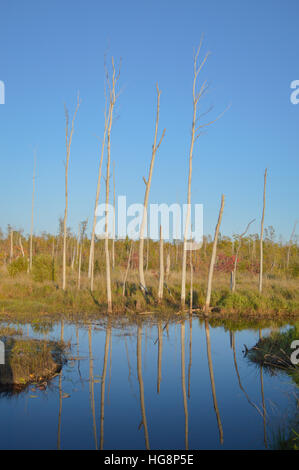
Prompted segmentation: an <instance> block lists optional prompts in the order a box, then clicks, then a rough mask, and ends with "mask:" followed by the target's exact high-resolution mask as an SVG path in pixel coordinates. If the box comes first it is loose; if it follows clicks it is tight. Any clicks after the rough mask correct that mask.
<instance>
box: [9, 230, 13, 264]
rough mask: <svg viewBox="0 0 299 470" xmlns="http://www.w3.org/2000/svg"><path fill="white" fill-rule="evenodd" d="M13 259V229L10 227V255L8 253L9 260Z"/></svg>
mask: <svg viewBox="0 0 299 470" xmlns="http://www.w3.org/2000/svg"><path fill="white" fill-rule="evenodd" d="M12 260H13V230H12V229H10V255H9V262H10V263H11V262H12Z"/></svg>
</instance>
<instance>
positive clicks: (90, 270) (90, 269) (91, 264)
mask: <svg viewBox="0 0 299 470" xmlns="http://www.w3.org/2000/svg"><path fill="white" fill-rule="evenodd" d="M110 111H111V106H109V111H108V113H107V97H106V105H105V112H104V116H105V124H104V135H103V141H102V147H101V158H100V164H99V172H98V182H97V191H96V199H95V205H94V215H93V222H92V230H91V240H90V250H89V263H88V277H89V278H90V279H91V281H90V290H91V291H92V290H93V270H94V239H95V228H96V217H97V216H96V212H97V207H98V202H99V196H100V189H101V177H102V164H103V157H104V150H105V143H106V135H107V130H108V122H109V119H110Z"/></svg>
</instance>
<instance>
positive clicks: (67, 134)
mask: <svg viewBox="0 0 299 470" xmlns="http://www.w3.org/2000/svg"><path fill="white" fill-rule="evenodd" d="M79 106H80V101H79V94H78V98H77V106H76V109H75V112H74V116H73V120H72V125H71V129H70V132H69V113H68V110H67V108H66V106H65V107H64V109H65V121H66V126H65V143H66V161H65V209H64V218H63V255H62V289H63V290H65V288H66V221H67V209H68V167H69V160H70V151H71V143H72V138H73V133H74V123H75V118H76V114H77V112H78V109H79Z"/></svg>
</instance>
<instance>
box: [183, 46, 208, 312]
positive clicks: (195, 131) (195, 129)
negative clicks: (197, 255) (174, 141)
mask: <svg viewBox="0 0 299 470" xmlns="http://www.w3.org/2000/svg"><path fill="white" fill-rule="evenodd" d="M201 46H202V41H201V42H200V45H199V48H198V50H197V52H196V54H195V56H194V62H193V68H194V77H193V119H192V128H191V142H190V150H189V174H188V190H187V214H186V225H185V230H184V247H183V260H182V284H181V306H182V310H183V309H184V308H185V299H186V264H187V243H188V235H189V225H190V216H191V179H192V159H193V149H194V144H195V141H196V140H197V138H198V137H199V135H200V130H201V128H202V127H203V125H199V126H198V127H196V124H197V105H198V102H199V100H200V98H201V96H202V95H203V93H204V92H205V91H206V88H207V86H206V82H204V83H203V85H202V86H201V89H200V91H199V92H198V93H197V92H196V83H197V77H198V74H199V72H200V71H201V69H202V67H203V66H204V64H205V62H206V60H207V58H208V55H209V53H207V54H206V55H205V57H204V59H203V61H202V62H201V64H200V65H199V66H198V63H197V61H198V55H199V52H200V50H201Z"/></svg>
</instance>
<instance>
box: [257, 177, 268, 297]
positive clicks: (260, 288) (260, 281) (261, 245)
mask: <svg viewBox="0 0 299 470" xmlns="http://www.w3.org/2000/svg"><path fill="white" fill-rule="evenodd" d="M266 183H267V168H266V169H265V175H264V197H263V214H262V220H261V236H260V276H259V292H260V294H261V293H262V290H263V259H264V258H263V237H264V219H265V207H266Z"/></svg>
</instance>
